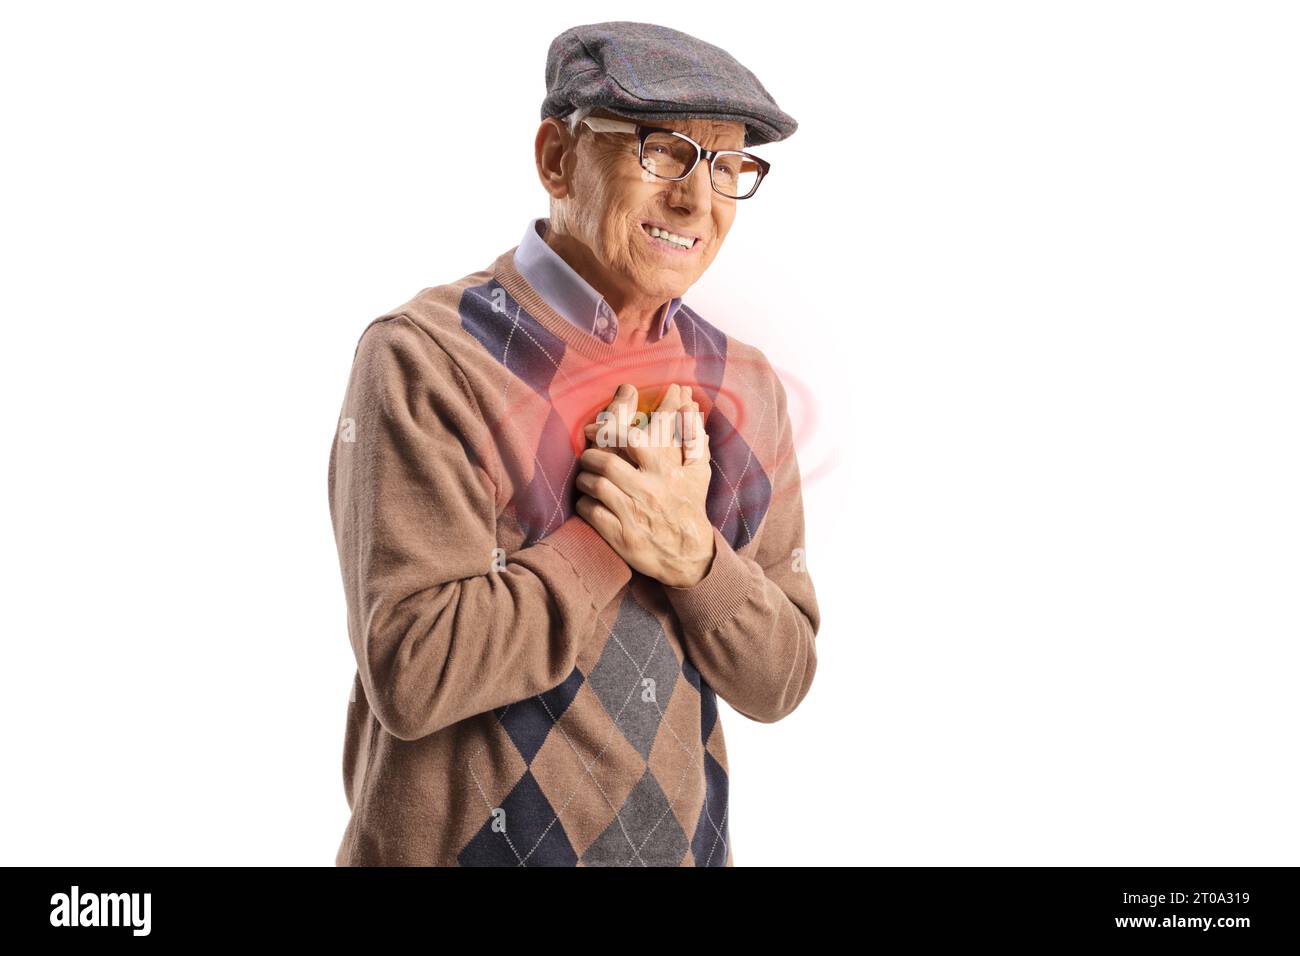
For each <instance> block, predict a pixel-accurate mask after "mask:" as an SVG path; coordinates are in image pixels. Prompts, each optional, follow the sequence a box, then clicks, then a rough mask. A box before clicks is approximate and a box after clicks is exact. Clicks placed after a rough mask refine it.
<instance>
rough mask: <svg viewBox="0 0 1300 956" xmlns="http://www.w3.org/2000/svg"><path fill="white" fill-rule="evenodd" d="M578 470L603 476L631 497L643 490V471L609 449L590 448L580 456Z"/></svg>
mask: <svg viewBox="0 0 1300 956" xmlns="http://www.w3.org/2000/svg"><path fill="white" fill-rule="evenodd" d="M578 468H579V469H580V470H581V471H589V472H591V473H592V474H594V475H601V476H603V477H605V478H608V479H609V480H610V481H612V482H614V484H616V485H618V487H619V488H621V489H622V490H623V491H624V492H625V493H627V494H629V495H631V494H636V493H638V492H640V490H641V488H642V479H641V470H640V469H639V468H637V467H636V465H634V464H632V463H631V462H630V461H628V460H627V459H626V458H623V457H622V456H621V455H619V454H618V453H617V452H615V451H613V450H611V449H608V448H588V449H586V450H585V451H584V452H583V453H582V454H581V455H579V456H578Z"/></svg>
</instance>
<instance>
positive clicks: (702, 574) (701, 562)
mask: <svg viewBox="0 0 1300 956" xmlns="http://www.w3.org/2000/svg"><path fill="white" fill-rule="evenodd" d="M715 557H717V547H716V542H715V540H714V537H713V525H709V535H708V544H707V550H706V551H704V552H703V553H702V555H701V557H700V558H699V559H698V560H697V561H694V562H692V564H691V565H689V567H688V570H687V572H686V573H685V574H684V575H683V576H682V578H681V579H679V580H677V581H674V582H664V583H665V584H668V586H669V587H675V588H693V587H695V585H697V584H699V583H700V582H701V581H703V580H704V579H705V578H707V577H708V576H709V571H710V570H712V568H713V560H714V558H715Z"/></svg>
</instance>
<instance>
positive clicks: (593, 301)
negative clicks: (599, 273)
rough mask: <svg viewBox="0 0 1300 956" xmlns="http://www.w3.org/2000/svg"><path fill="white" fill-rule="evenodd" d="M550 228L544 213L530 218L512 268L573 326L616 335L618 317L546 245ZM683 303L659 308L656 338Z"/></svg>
mask: <svg viewBox="0 0 1300 956" xmlns="http://www.w3.org/2000/svg"><path fill="white" fill-rule="evenodd" d="M549 228H550V219H548V218H547V217H545V216H541V217H538V218H537V219H533V220H532V221H530V222H529V223H528V228H527V229H525V230H524V238H523V239H522V240H520V242H519V247H518V248H517V249H516V250H515V268H516V269H518V270H519V274H520V275H522V276H523V277H524V281H526V282H527V283H528V284H529V285H530V286H532V287H533V288H534V289H536V290H537V294H538V295H540V296H541V297H542V298H543V299H544V300H546V304H547V305H549V306H550V307H551V308H553V309H554V310H555V311H556V312H558V313H559V314H560V315H561V316H563V317H564V318H565V319H567V320H568V321H569V322H571V323H572V324H573V325H575V326H577V327H578V328H580V329H582V330H583V331H584V332H589V333H591V334H592V335H594V336H596V337H597V338H599V339H601V340H603V341H605V342H613V341H614V339H615V338H616V337H617V336H618V317H617V316H616V315H615V314H614V310H613V309H611V308H610V307H609V305H608V304H607V303H606V302H605V297H604V296H603V295H601V294H600V293H599V292H597V291H596V290H595V289H594V288H593V287H592V285H591V283H589V282H588V281H587V280H586V279H584V278H583V277H582V276H580V275H578V273H577V272H575V271H574V269H573V267H572V266H571V265H569V264H568V263H567V262H565V261H564V259H563V258H561V256H560V255H559V253H557V252H556V251H555V250H554V249H552V248H551V247H550V246H549V245H547V243H546V240H545V239H544V238H542V237H543V235H545V232H546V230H547V229H549ZM681 304H682V300H681V297H680V296H677V297H675V298H673V299H670V300H669V301H668V302H667V304H666V305H665V306H664V307H663V308H662V309H661V310H660V313H659V314H660V316H661V317H662V321H660V323H659V335H658V338H660V339H662V338H663V337H664V336H665V335H667V334H668V329H669V328H670V327H671V326H672V323H673V316H674V315H676V313H677V308H678V306H680V305H681Z"/></svg>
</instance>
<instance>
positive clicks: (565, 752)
mask: <svg viewBox="0 0 1300 956" xmlns="http://www.w3.org/2000/svg"><path fill="white" fill-rule="evenodd" d="M513 254H514V249H513V248H512V249H510V250H508V251H507V252H505V253H502V254H501V255H500V256H498V257H497V259H496V260H495V261H494V262H493V263H492V264H491V265H490V266H489V267H488V268H486V269H484V270H482V271H479V272H475V273H472V274H470V275H467V276H465V277H464V278H462V279H459V280H457V281H456V282H452V283H450V284H447V285H441V286H437V287H434V288H427V289H424V290H423V291H421V292H420V293H419V294H418V295H416V296H415V297H414V298H413V299H411V300H410V301H409V302H407V303H406V304H405V305H403V306H401V307H399V308H397V309H394V310H393V311H391V312H389V313H387V314H385V315H383V316H380V317H378V318H376V319H374V320H373V321H371V322H370V323H369V324H368V325H367V326H366V328H365V329H364V331H363V332H362V334H361V336H360V340H359V343H358V345H357V349H356V353H355V357H354V360H353V365H352V371H351V376H350V378H349V381H348V386H347V394H346V397H345V399H344V402H343V409H342V413H341V415H340V420H339V429H338V433H337V435H336V440H335V442H334V444H333V446H332V449H331V452H330V461H329V496H330V513H331V518H332V520H333V524H334V532H335V537H336V540H337V543H338V553H339V562H340V566H341V569H342V575H343V588H344V593H345V595H346V598H347V609H348V633H349V637H350V639H351V643H352V649H353V652H354V654H355V657H356V661H357V672H356V676H355V678H354V681H353V686H352V696H351V699H350V702H349V704H348V711H347V727H346V739H345V742H344V748H343V782H344V786H345V792H346V795H347V801H348V806H349V807H350V808H351V811H352V816H351V819H350V820H349V822H348V825H347V829H346V831H345V832H344V834H343V839H342V843H341V845H340V846H339V849H338V853H337V856H336V859H335V862H336V863H337V864H338V865H416V864H432V865H444V866H456V865H460V866H623V865H634V866H647V865H648V866H730V865H732V864H733V862H734V861H733V857H732V848H731V841H730V839H729V838H728V834H729V829H728V821H727V815H728V814H727V811H728V800H729V788H728V769H727V752H726V746H725V742H724V739H723V733H722V724H721V721H720V714H719V709H718V706H717V697H721V698H722V699H723V700H725V701H726V702H727V703H728V704H730V705H731V706H732V708H734V709H735V710H736V711H738V712H739V713H741V714H743V715H745V716H746V717H749V718H750V719H752V720H755V721H762V722H771V721H776V720H779V719H781V718H782V717H784V716H785V715H786V714H789V713H790V712H791V711H792V710H794V708H795V707H797V706H798V705H799V703H800V701H802V700H803V698H804V696H805V695H806V694H807V693H808V689H809V687H810V686H811V684H812V680H813V674H814V672H815V670H816V664H817V658H816V649H815V640H814V638H815V635H816V633H817V629H818V624H819V612H818V608H817V600H816V596H815V593H814V590H813V585H812V580H811V578H810V576H809V574H808V572H807V571H806V570H805V568H804V563H803V543H804V541H803V533H804V528H803V504H802V497H801V492H800V486H799V470H798V465H797V462H796V459H795V453H794V445H793V441H792V436H791V427H790V420H789V417H788V415H787V411H786V395H785V390H784V388H783V387H782V385H781V382H780V380H779V379H778V378H777V377H776V375H775V373H774V372H773V370H772V367H771V365H770V364H769V363H768V361H767V359H766V357H765V356H764V355H763V353H762V352H760V351H759V350H758V349H756V348H754V347H752V346H749V345H746V344H744V343H743V342H739V341H737V340H736V339H734V338H731V337H729V336H727V335H725V334H724V333H722V332H721V331H719V330H718V329H717V328H715V327H714V326H712V325H710V324H709V323H708V322H706V321H704V319H702V318H701V317H700V316H699V315H698V314H697V313H695V312H694V311H692V310H691V309H690V308H689V306H686V305H684V304H683V305H682V306H681V307H680V308H679V310H678V312H677V318H676V319H675V321H674V322H673V325H672V328H671V329H670V331H669V334H668V335H667V336H666V337H665V338H663V339H662V340H659V341H656V342H654V343H650V344H646V345H641V346H638V347H634V348H626V347H623V346H619V345H617V344H606V343H605V342H603V341H601V340H599V339H597V338H596V337H595V336H593V335H591V334H589V333H587V332H585V331H583V330H581V329H578V328H575V327H574V326H573V325H572V324H570V323H568V322H566V321H565V320H564V318H563V317H562V316H561V315H559V314H558V313H557V312H555V311H554V310H553V309H552V308H550V307H549V306H548V305H547V303H546V302H544V301H543V300H542V299H541V297H540V296H539V294H538V293H537V292H536V290H534V289H533V288H532V287H530V286H529V285H528V284H527V283H526V282H525V281H524V279H523V277H522V275H520V273H519V272H518V271H517V270H516V269H515V267H514V264H513ZM624 381H629V382H631V383H632V384H634V385H636V386H637V387H638V389H639V390H640V391H641V392H642V394H643V396H647V397H648V399H649V400H650V401H653V402H655V403H657V400H658V397H657V391H658V390H659V389H661V388H662V387H664V386H666V385H667V384H668V383H670V382H681V383H683V384H689V385H691V386H692V397H693V398H695V399H696V400H697V401H698V402H699V404H700V412H701V414H702V415H703V416H704V419H705V427H706V429H707V430H708V433H709V450H710V454H711V456H712V460H713V478H712V482H711V484H710V487H709V496H708V505H707V511H708V515H709V518H710V520H711V521H712V523H713V525H714V529H715V530H714V538H715V543H716V548H717V550H716V556H715V557H714V560H713V564H712V566H711V567H710V570H709V573H708V575H707V576H706V577H705V578H704V579H703V580H702V581H701V582H700V583H699V584H697V585H696V586H695V587H691V588H674V587H667V586H664V585H662V584H660V583H659V582H658V581H656V580H654V579H652V578H649V577H646V576H644V575H642V574H639V573H636V572H634V571H633V570H632V569H631V568H630V567H629V566H628V565H627V564H626V563H625V562H624V561H623V559H622V558H620V557H619V555H618V553H617V552H616V551H614V549H613V548H611V547H610V546H609V544H607V543H606V542H605V541H604V539H603V538H601V536H600V535H599V534H598V533H597V532H596V531H595V530H594V529H593V528H592V527H591V526H590V525H588V524H587V523H586V521H584V520H583V518H582V517H581V516H579V515H578V514H577V512H576V511H575V510H574V507H573V504H574V500H575V497H576V492H575V490H574V477H575V474H576V470H577V469H576V456H577V455H578V454H579V453H580V452H581V451H582V449H583V448H584V447H585V441H584V436H583V432H582V428H583V425H584V424H586V423H587V422H590V421H593V420H594V419H595V416H596V412H597V411H598V410H599V409H601V408H604V407H605V405H606V404H607V403H608V402H609V400H610V398H611V397H612V395H613V392H614V390H615V388H616V387H617V386H618V384H619V383H620V382H624ZM643 407H645V406H644V405H643Z"/></svg>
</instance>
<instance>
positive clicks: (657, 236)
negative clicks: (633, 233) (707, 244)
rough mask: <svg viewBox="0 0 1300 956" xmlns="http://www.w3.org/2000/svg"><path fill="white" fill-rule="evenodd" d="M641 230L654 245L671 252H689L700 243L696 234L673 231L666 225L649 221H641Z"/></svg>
mask: <svg viewBox="0 0 1300 956" xmlns="http://www.w3.org/2000/svg"><path fill="white" fill-rule="evenodd" d="M641 231H642V232H644V233H645V234H646V235H647V236H649V237H650V238H651V241H652V242H653V243H654V244H655V245H657V246H661V247H663V248H665V249H668V250H671V251H673V252H690V251H691V250H692V249H694V248H695V247H696V246H698V245H699V243H700V239H699V237H698V236H693V235H690V234H686V233H678V232H673V231H672V230H670V229H668V228H666V227H663V226H658V225H655V224H653V223H649V222H643V223H641Z"/></svg>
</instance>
